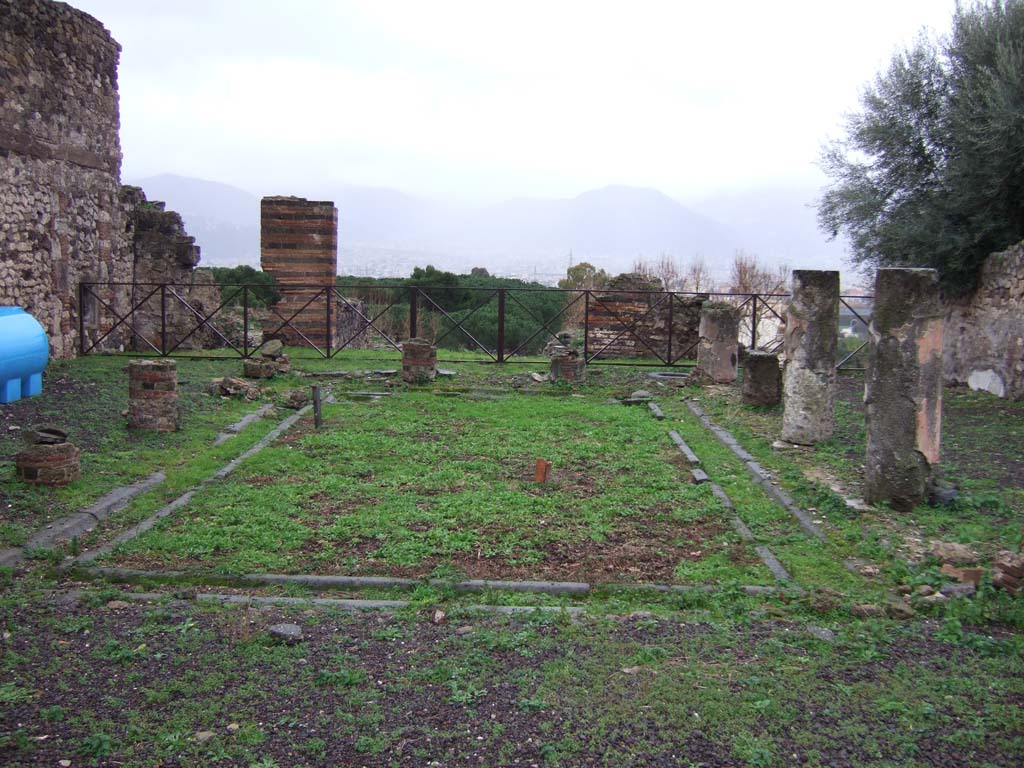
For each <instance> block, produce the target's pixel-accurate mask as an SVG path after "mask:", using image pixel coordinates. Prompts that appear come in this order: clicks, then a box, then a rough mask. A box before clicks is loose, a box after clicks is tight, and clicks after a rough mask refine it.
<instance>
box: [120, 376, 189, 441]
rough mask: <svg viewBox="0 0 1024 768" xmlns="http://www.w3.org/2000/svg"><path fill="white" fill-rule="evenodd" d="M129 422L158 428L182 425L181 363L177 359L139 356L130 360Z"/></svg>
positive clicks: (172, 428) (168, 429) (173, 428)
mask: <svg viewBox="0 0 1024 768" xmlns="http://www.w3.org/2000/svg"><path fill="white" fill-rule="evenodd" d="M128 426H130V427H133V428H135V429H152V430H155V431H157V432H177V431H178V430H179V429H180V428H181V410H180V408H179V406H178V364H177V363H176V362H175V361H174V360H136V361H133V362H131V363H129V364H128Z"/></svg>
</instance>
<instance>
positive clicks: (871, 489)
mask: <svg viewBox="0 0 1024 768" xmlns="http://www.w3.org/2000/svg"><path fill="white" fill-rule="evenodd" d="M942 334H943V310H942V303H941V301H940V298H939V283H938V273H937V272H936V271H935V270H934V269H880V270H878V275H877V277H876V278H875V308H874V313H873V315H872V317H871V334H870V345H869V347H868V372H867V380H866V384H865V388H864V403H865V405H866V407H867V411H866V415H867V431H868V447H867V461H866V467H865V468H866V476H865V498H866V499H867V500H868V501H869V502H871V503H878V502H883V501H886V502H889V503H890V504H891V505H892V506H893V507H894V508H895V509H898V510H902V511H906V510H910V509H913V507H914V506H915V505H916V504H919V503H920V502H921V501H923V500H924V499H925V498H926V497H927V495H928V491H929V485H930V481H931V480H932V467H933V466H934V465H936V464H938V461H939V442H940V434H941V423H942Z"/></svg>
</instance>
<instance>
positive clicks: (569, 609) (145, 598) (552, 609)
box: [121, 592, 586, 616]
mask: <svg viewBox="0 0 1024 768" xmlns="http://www.w3.org/2000/svg"><path fill="white" fill-rule="evenodd" d="M121 597H122V599H127V600H132V601H135V602H143V603H153V602H159V601H161V600H166V599H167V598H168V597H169V595H165V594H162V593H160V592H127V593H125V594H124V595H122V596H121ZM195 600H196V602H200V603H219V604H221V605H268V606H269V605H282V606H299V607H302V608H305V607H308V606H313V607H317V608H334V609H337V610H343V611H353V612H355V611H390V610H397V609H400V608H408V607H409V606H410V605H411V603H410V602H409V601H408V600H352V599H343V598H336V597H267V596H264V595H221V594H216V593H207V592H201V593H199V594H197V595H196V596H195ZM464 610H467V611H473V612H478V613H501V614H506V615H514V614H521V613H564V614H568V615H569V616H580V615H582V614H583V613H584V612H585V611H586V609H585V608H581V607H580V606H574V605H567V606H560V605H467V606H464Z"/></svg>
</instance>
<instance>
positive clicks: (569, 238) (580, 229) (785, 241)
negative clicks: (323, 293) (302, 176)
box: [132, 174, 844, 282]
mask: <svg viewBox="0 0 1024 768" xmlns="http://www.w3.org/2000/svg"><path fill="white" fill-rule="evenodd" d="M132 183H134V184H137V185H139V186H141V187H142V188H143V189H144V190H145V192H146V195H147V197H148V198H149V199H150V200H163V201H164V202H166V203H167V207H168V208H169V209H172V210H176V211H178V212H179V213H180V214H181V215H182V218H183V219H184V220H185V226H186V229H187V230H188V232H189V233H190V234H192V235H194V236H195V238H196V240H197V242H198V243H199V245H200V246H201V248H202V263H203V264H204V265H206V266H233V265H236V264H250V265H252V266H258V265H259V216H260V205H259V198H258V197H257V196H255V195H253V194H251V193H249V192H246V191H245V190H242V189H239V188H237V187H232V186H230V185H228V184H222V183H220V182H214V181H205V180H202V179H195V178H189V177H184V176H175V175H171V174H162V175H159V176H152V177H150V178H145V179H139V180H136V181H134V182H132ZM282 193H283V194H287V190H283V191H282ZM815 194H816V190H808V189H799V188H789V187H780V188H768V189H759V190H751V191H748V192H744V193H741V194H737V195H723V196H718V197H716V198H712V199H708V200H705V201H701V202H699V203H696V204H692V205H690V206H689V207H687V206H684V205H682V204H681V203H679V202H677V201H676V200H673V199H672V198H670V197H668V196H667V195H665V194H663V193H661V192H659V191H657V190H654V189H640V188H635V187H622V186H610V187H605V188H603V189H598V190H593V191H590V192H584V193H583V194H581V195H579V196H577V197H574V198H571V199H562V200H538V199H515V200H509V201H506V202H502V203H497V204H492V205H487V206H481V207H469V206H465V207H457V206H451V205H445V204H441V203H437V202H434V201H431V200H426V199H422V198H418V197H414V196H411V195H407V194H404V193H402V192H399V191H396V190H392V189H384V188H373V187H358V186H340V187H338V188H336V189H334V190H333V194H331V195H329V196H324V197H325V198H326V199H332V200H333V201H334V203H335V204H336V205H337V206H338V218H339V226H338V229H339V251H340V253H339V259H338V261H339V271H340V272H341V273H342V274H360V275H364V274H365V275H376V276H385V275H397V276H401V275H407V274H409V273H410V272H411V271H412V269H413V267H416V266H426V265H427V264H428V263H429V264H433V265H434V266H435V267H438V268H439V269H448V270H452V271H455V272H468V271H469V270H470V269H471V268H472V267H486V268H487V269H488V270H489V271H490V272H491V274H495V275H508V276H516V277H535V278H536V279H540V280H541V281H542V282H553V281H554V280H555V279H557V278H558V277H560V276H562V275H564V274H565V269H566V268H567V267H568V266H569V263H570V259H572V261H573V262H574V263H579V262H581V261H589V262H591V263H593V264H595V265H597V266H599V267H602V268H604V269H605V270H607V271H608V272H611V273H618V272H625V271H628V270H629V269H630V268H631V267H632V265H633V263H634V261H635V260H636V259H637V258H645V259H647V260H652V261H653V260H654V259H657V258H658V257H659V256H660V255H661V254H662V253H665V254H668V255H670V256H672V257H674V258H675V259H676V260H677V261H679V262H680V263H681V264H685V262H686V261H688V260H689V259H690V258H691V257H692V256H693V255H695V254H702V255H703V256H704V257H705V259H706V261H707V262H708V264H709V265H710V266H711V268H712V271H713V272H714V273H716V275H715V276H716V277H721V278H724V277H726V276H727V274H728V267H729V264H730V263H731V260H732V256H733V253H734V252H735V251H736V250H738V249H743V250H745V251H747V252H750V253H755V254H757V255H758V257H759V258H760V259H761V260H762V261H763V262H764V263H766V264H770V265H777V264H782V263H786V264H788V265H789V266H791V267H816V268H828V269H838V268H841V267H842V260H843V257H844V248H843V246H842V245H841V244H840V243H836V242H827V241H826V240H825V237H824V236H823V235H822V234H821V233H820V232H819V231H818V229H817V226H816V221H815V214H814V211H813V210H812V209H811V208H810V207H809V204H810V203H811V202H812V201H813V200H814V197H815Z"/></svg>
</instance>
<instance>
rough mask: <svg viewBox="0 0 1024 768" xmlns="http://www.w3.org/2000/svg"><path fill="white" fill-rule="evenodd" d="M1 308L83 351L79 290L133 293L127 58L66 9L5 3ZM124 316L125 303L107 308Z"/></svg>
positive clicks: (91, 22) (56, 346) (0, 71)
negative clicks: (125, 185)
mask: <svg viewBox="0 0 1024 768" xmlns="http://www.w3.org/2000/svg"><path fill="white" fill-rule="evenodd" d="M0 19H2V20H3V23H2V24H0V99H2V101H0V304H17V305H21V306H23V307H25V309H26V310H27V311H28V312H30V313H31V314H33V315H34V316H35V317H36V318H37V319H38V320H39V321H40V323H42V325H43V327H44V328H45V329H46V332H47V334H48V336H49V338H50V348H51V354H53V355H54V356H56V357H72V356H74V354H75V351H76V340H77V331H78V328H77V325H78V306H77V304H78V301H77V287H78V283H79V282H80V281H82V280H95V281H122V282H124V281H130V280H131V279H132V259H131V254H130V248H129V247H128V246H127V239H126V234H125V231H124V220H123V217H122V214H121V207H120V201H119V192H120V184H119V174H120V170H121V146H120V141H119V139H118V128H119V115H118V95H117V63H118V58H119V56H120V52H121V48H120V46H119V45H118V44H117V43H116V42H115V41H114V40H113V38H111V36H110V34H109V33H108V32H107V30H106V29H104V28H103V25H102V24H100V23H99V22H98V21H97V20H96V19H94V18H92V17H91V16H89V15H88V14H85V13H82V12H81V11H77V10H75V9H73V8H71V7H70V6H67V5H64V4H63V3H53V2H45V1H44V0H0ZM110 298H111V301H112V302H113V306H114V307H115V308H116V309H118V310H124V309H126V307H127V306H128V304H127V301H128V296H127V295H120V296H111V297H110Z"/></svg>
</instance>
